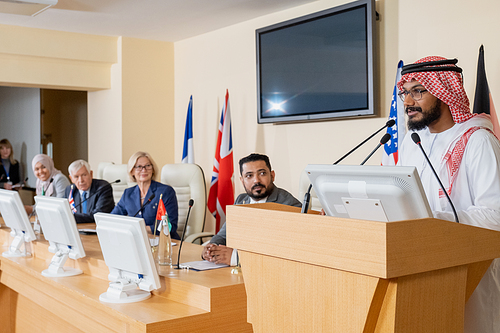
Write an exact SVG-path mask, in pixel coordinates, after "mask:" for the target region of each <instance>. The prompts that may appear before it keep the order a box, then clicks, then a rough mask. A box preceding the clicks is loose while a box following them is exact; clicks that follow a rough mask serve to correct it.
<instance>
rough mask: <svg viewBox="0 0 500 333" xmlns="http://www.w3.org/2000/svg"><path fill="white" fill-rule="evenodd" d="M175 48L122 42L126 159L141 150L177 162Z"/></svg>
mask: <svg viewBox="0 0 500 333" xmlns="http://www.w3.org/2000/svg"><path fill="white" fill-rule="evenodd" d="M173 56H174V45H173V43H167V42H156V41H148V40H141V39H134V38H123V39H122V125H123V126H122V131H123V132H122V160H123V163H126V162H127V161H128V159H129V157H130V156H131V155H132V154H133V153H135V152H136V151H138V150H143V151H147V152H149V153H150V154H151V155H152V156H153V158H154V159H155V161H156V163H157V164H158V165H159V166H160V167H161V166H162V165H164V164H167V163H173V162H174V66H173V63H174V59H173Z"/></svg>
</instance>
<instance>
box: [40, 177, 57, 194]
mask: <svg viewBox="0 0 500 333" xmlns="http://www.w3.org/2000/svg"><path fill="white" fill-rule="evenodd" d="M53 181H54V178H50V182H49V185H47V188H46V189H44V188H43V187H42V195H43V196H45V192H47V190H48V189H49V187H50V184H52V182H53Z"/></svg>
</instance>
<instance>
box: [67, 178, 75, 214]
mask: <svg viewBox="0 0 500 333" xmlns="http://www.w3.org/2000/svg"><path fill="white" fill-rule="evenodd" d="M68 201H69V207H70V208H71V211H72V212H73V214H74V213H76V208H75V199H73V185H71V190H70V191H69V198H68Z"/></svg>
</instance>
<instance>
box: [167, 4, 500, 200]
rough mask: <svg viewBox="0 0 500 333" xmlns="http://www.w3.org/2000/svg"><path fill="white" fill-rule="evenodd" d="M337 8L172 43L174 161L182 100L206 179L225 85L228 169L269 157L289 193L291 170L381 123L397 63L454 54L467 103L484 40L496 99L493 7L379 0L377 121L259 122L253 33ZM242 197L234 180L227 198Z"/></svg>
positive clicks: (296, 11)
mask: <svg viewBox="0 0 500 333" xmlns="http://www.w3.org/2000/svg"><path fill="white" fill-rule="evenodd" d="M346 2H348V1H342V0H320V1H317V2H314V3H311V4H307V5H303V6H300V7H296V8H293V9H290V10H286V11H282V12H279V13H274V14H271V15H266V16H263V17H260V18H257V19H254V20H250V21H247V22H243V23H240V24H237V25H234V26H231V27H228V28H224V29H220V30H217V31H214V32H211V33H207V34H204V35H200V36H197V37H194V38H190V39H186V40H183V41H180V42H177V43H175V149H176V150H175V158H176V160H177V161H178V160H179V159H180V156H181V150H182V140H183V135H184V121H185V114H186V110H187V104H188V99H189V96H190V95H191V94H192V95H193V104H194V107H193V117H194V149H195V160H196V162H197V163H198V164H200V165H201V166H202V168H203V170H204V171H205V173H206V176H207V178H209V177H210V173H211V169H212V162H213V156H214V150H215V143H216V142H215V137H216V131H217V121H218V119H219V117H220V110H221V103H222V100H223V97H224V93H225V89H226V88H227V89H229V93H230V103H231V112H232V119H233V123H232V125H233V142H234V158H235V167H236V163H237V161H238V159H239V158H241V157H242V156H244V155H246V154H248V153H250V152H253V151H258V152H261V153H265V154H268V155H269V156H270V157H271V163H272V165H273V168H274V169H275V170H276V183H277V185H278V186H282V187H285V188H286V189H288V190H290V191H291V192H292V193H293V194H295V195H297V194H298V180H299V175H300V172H301V170H302V169H303V168H304V167H305V166H306V165H307V164H308V163H332V162H333V161H335V160H336V159H338V158H339V157H340V156H342V155H343V154H344V153H345V152H347V151H348V150H349V149H350V148H351V147H353V146H354V145H356V144H357V143H358V142H360V141H362V140H363V139H364V138H365V137H366V136H368V135H369V134H370V133H371V132H372V131H374V130H375V129H376V128H378V127H380V126H382V125H383V124H384V123H385V121H386V117H387V115H388V111H389V106H390V99H391V94H392V89H393V87H394V80H395V75H396V66H397V62H398V60H399V59H402V60H404V61H405V62H407V63H410V62H413V61H415V60H416V59H418V58H420V57H422V56H426V55H431V54H439V55H443V56H445V57H450V58H452V57H457V58H459V60H460V61H459V65H460V66H461V67H463V68H464V72H465V85H466V88H467V92H468V94H469V96H470V97H471V99H472V97H473V94H474V87H475V76H476V63H477V56H478V49H479V46H480V44H481V43H483V44H484V45H485V49H486V67H487V73H488V79H489V83H490V89H491V91H492V92H493V97H494V98H495V96H496V95H500V68H499V67H500V61H499V60H500V59H499V58H500V52H499V51H500V43H498V36H497V35H498V33H497V32H498V31H499V28H500V23H498V18H497V16H498V14H497V13H498V12H500V2H497V1H494V0H480V1H475V2H474V3H473V4H472V3H470V2H456V1H453V0H441V1H435V0H423V1H419V2H418V3H415V2H411V1H404V0H400V1H397V0H380V1H377V2H376V8H377V11H378V12H379V13H380V21H378V22H377V23H376V25H377V31H378V32H379V37H378V47H379V71H380V72H379V73H380V76H379V79H378V88H379V98H380V113H381V114H382V115H383V117H382V118H372V119H358V120H339V121H328V122H315V123H314V122H312V123H304V124H288V125H270V124H266V125H258V124H257V119H256V118H257V116H256V108H257V97H256V69H255V29H258V28H261V27H264V26H268V25H271V24H274V23H277V22H281V21H284V20H287V19H291V18H295V17H298V16H302V15H305V14H309V13H312V12H316V11H319V10H322V9H326V8H330V7H333V6H337V5H340V4H343V3H346ZM497 92H498V93H497ZM497 98H498V97H497ZM375 145H376V140H375V139H374V141H373V142H370V143H369V144H367V145H366V146H365V147H364V149H360V150H359V152H357V153H355V154H353V155H352V156H351V157H350V158H348V159H346V160H345V162H344V163H345V164H350V163H351V164H357V163H360V162H361V161H362V160H363V158H364V157H365V156H366V155H367V154H368V153H369V152H370V151H371V150H372V149H373V148H374V147H375ZM380 159H381V152H379V153H378V154H377V155H375V156H374V157H372V159H371V160H370V161H369V162H368V164H370V163H371V164H378V163H380ZM235 170H237V169H235ZM238 176H239V175H238ZM242 191H243V189H242V186H241V184H240V182H239V180H237V179H236V193H240V192H242Z"/></svg>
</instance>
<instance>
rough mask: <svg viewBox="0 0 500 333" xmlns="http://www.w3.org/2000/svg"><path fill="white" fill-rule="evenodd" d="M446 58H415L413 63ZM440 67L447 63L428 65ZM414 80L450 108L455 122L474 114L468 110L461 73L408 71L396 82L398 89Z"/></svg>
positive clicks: (462, 120) (460, 121) (464, 119)
mask: <svg viewBox="0 0 500 333" xmlns="http://www.w3.org/2000/svg"><path fill="white" fill-rule="evenodd" d="M438 60H446V58H443V57H439V56H430V57H425V58H422V59H420V60H417V61H416V62H415V64H419V63H423V62H429V61H438ZM440 66H441V67H442V66H449V65H435V66H429V67H440ZM413 80H416V81H418V82H420V83H421V84H422V85H423V86H424V87H425V89H427V90H428V91H429V92H430V93H431V94H432V95H433V96H435V97H437V98H438V99H440V100H441V101H443V102H444V103H445V104H446V105H448V107H449V108H450V111H451V115H452V117H453V120H454V121H455V123H462V122H464V121H466V120H468V119H470V118H472V117H474V116H475V114H472V113H471V112H470V107H469V105H470V104H469V99H468V98H467V94H466V93H465V89H464V85H463V79H462V75H461V74H460V73H457V72H453V71H436V72H434V71H433V72H414V73H408V74H405V75H403V76H402V77H401V80H399V82H398V84H397V85H398V89H399V90H401V91H402V90H403V84H405V83H406V82H410V81H413Z"/></svg>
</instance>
